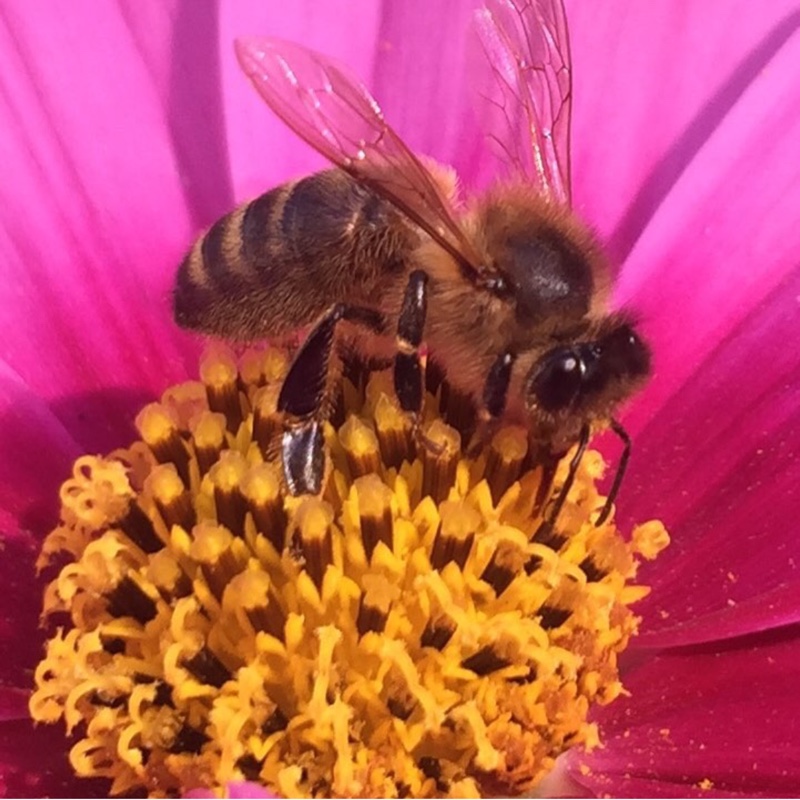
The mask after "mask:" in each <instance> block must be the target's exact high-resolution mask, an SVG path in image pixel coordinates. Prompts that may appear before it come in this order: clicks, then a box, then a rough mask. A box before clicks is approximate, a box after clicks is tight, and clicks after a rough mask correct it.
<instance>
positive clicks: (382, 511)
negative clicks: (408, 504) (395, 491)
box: [353, 474, 394, 561]
mask: <svg viewBox="0 0 800 800" xmlns="http://www.w3.org/2000/svg"><path fill="white" fill-rule="evenodd" d="M353 485H354V486H355V488H356V492H357V496H358V510H359V519H360V521H361V541H362V543H363V545H364V552H365V553H366V556H367V560H368V561H369V560H370V559H371V558H372V553H373V552H374V550H375V546H376V545H377V544H378V542H383V543H384V544H385V545H386V546H387V547H388V548H389V550H392V549H393V548H394V522H393V519H392V505H391V504H392V491H391V489H389V487H388V486H387V485H386V484H385V483H384V482H383V481H382V480H381V479H380V478H379V477H378V476H377V475H374V474H373V475H365V476H364V477H363V478H358V479H357V480H356V481H355V482H354V484H353Z"/></svg>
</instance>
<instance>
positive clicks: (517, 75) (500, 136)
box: [475, 0, 572, 204]
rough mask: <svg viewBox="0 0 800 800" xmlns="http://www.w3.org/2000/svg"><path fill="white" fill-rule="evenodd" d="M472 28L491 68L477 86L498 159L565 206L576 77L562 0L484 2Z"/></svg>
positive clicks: (567, 192)
mask: <svg viewBox="0 0 800 800" xmlns="http://www.w3.org/2000/svg"><path fill="white" fill-rule="evenodd" d="M475 28H476V32H477V35H478V39H479V41H480V45H481V47H482V49H483V52H484V55H485V57H486V61H485V62H484V64H485V65H486V66H488V70H489V72H488V75H486V79H485V80H483V81H481V80H480V79H478V80H477V83H478V91H479V92H480V93H481V94H482V96H483V97H482V101H483V105H482V109H481V112H482V113H481V117H482V121H483V124H484V125H485V126H486V130H487V134H488V136H489V138H490V141H491V145H492V147H493V148H495V151H496V155H497V156H498V157H499V158H500V159H501V160H502V161H503V162H505V163H506V164H507V165H509V166H510V167H511V169H512V170H513V171H514V172H516V173H517V174H518V175H521V176H524V177H525V178H526V179H527V180H529V181H534V182H535V184H536V185H537V186H538V188H539V189H540V191H541V192H542V193H543V194H544V195H545V196H546V197H549V198H551V199H553V200H555V201H557V202H561V203H567V204H568V203H569V201H570V175H569V127H570V103H571V91H572V78H571V65H570V55H569V35H568V31H567V20H566V14H565V12H564V7H563V4H562V2H561V0H487V2H486V4H485V6H484V7H483V8H481V9H479V10H478V11H476V12H475Z"/></svg>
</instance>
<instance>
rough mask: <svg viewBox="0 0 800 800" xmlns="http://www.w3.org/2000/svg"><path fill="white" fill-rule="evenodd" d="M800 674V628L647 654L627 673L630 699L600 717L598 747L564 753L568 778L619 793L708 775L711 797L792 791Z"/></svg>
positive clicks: (675, 792) (697, 782) (682, 785)
mask: <svg viewBox="0 0 800 800" xmlns="http://www.w3.org/2000/svg"><path fill="white" fill-rule="evenodd" d="M798 680H800V629H799V628H798V627H797V626H794V627H792V628H788V629H784V630H783V631H781V632H772V633H771V634H769V635H761V636H759V637H749V638H746V639H739V640H736V641H731V642H729V643H728V644H726V645H723V646H706V647H703V648H699V647H698V648H694V649H689V650H681V651H674V652H671V653H664V654H662V655H660V656H657V657H656V658H653V659H651V660H649V661H645V662H644V663H643V664H642V665H641V666H640V667H638V668H637V669H634V670H633V671H632V672H630V673H629V674H628V675H627V676H626V678H625V685H626V688H627V689H628V690H629V691H630V693H631V697H630V698H621V699H619V700H617V701H616V702H614V703H612V704H611V705H610V706H607V707H605V708H603V709H600V710H599V711H598V712H597V714H596V721H597V722H598V724H599V725H600V730H601V736H602V740H603V742H604V744H605V746H604V748H603V749H598V750H596V751H595V752H593V753H591V754H588V755H586V754H583V753H571V754H570V755H569V763H570V766H571V769H572V772H573V775H574V776H575V778H576V780H579V781H580V782H581V783H584V784H586V785H587V786H588V787H589V788H591V789H592V790H593V791H595V792H610V793H611V794H612V795H614V796H621V797H629V796H640V795H641V793H642V792H645V793H646V794H649V793H652V792H655V793H656V794H659V795H660V796H676V797H682V796H685V795H686V793H687V792H693V791H694V790H695V789H698V788H700V787H701V782H703V781H706V780H709V781H711V782H712V783H713V789H711V790H710V791H709V792H707V793H706V794H707V795H710V796H714V794H715V793H716V792H720V793H740V794H742V795H745V796H757V797H762V796H794V794H795V793H796V791H797V787H798V776H799V775H800V748H799V747H798V746H797V742H798V736H800V695H798V693H797V684H798ZM581 765H585V767H584V768H583V769H582V768H581ZM586 768H588V769H589V772H588V773H586ZM639 781H645V782H649V783H642V784H640V783H638V782H639ZM659 784H663V786H664V788H663V790H662V791H660V792H659V791H657V790H656V787H657V786H658V785H659ZM692 796H694V795H692Z"/></svg>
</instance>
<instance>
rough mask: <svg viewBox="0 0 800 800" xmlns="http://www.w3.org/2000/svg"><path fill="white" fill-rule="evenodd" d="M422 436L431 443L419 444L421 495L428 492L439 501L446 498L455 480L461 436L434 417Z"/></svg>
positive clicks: (427, 494) (435, 500) (426, 494)
mask: <svg viewBox="0 0 800 800" xmlns="http://www.w3.org/2000/svg"><path fill="white" fill-rule="evenodd" d="M425 438H426V439H427V440H428V441H429V442H430V443H431V444H432V445H433V447H430V446H428V445H427V442H425V441H423V442H422V445H421V447H420V449H421V450H422V496H423V497H426V496H430V497H431V498H433V500H434V502H436V503H441V502H442V501H443V500H445V499H446V498H447V496H448V494H449V493H450V489H451V488H452V487H453V484H454V483H455V480H456V469H457V468H458V458H459V455H460V453H461V436H459V433H458V431H456V430H455V429H454V428H451V427H450V426H449V425H445V423H443V422H442V421H441V420H438V419H437V420H434V422H432V423H431V425H430V426H428V429H427V430H426V431H425Z"/></svg>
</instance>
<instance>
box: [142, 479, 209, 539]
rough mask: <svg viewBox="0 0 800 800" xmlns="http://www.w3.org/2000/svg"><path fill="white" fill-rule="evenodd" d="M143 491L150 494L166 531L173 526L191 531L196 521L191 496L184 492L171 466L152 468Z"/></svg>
mask: <svg viewBox="0 0 800 800" xmlns="http://www.w3.org/2000/svg"><path fill="white" fill-rule="evenodd" d="M144 490H145V492H149V493H151V494H152V496H153V500H154V501H155V504H156V507H157V508H158V512H159V514H161V518H162V519H163V520H164V523H165V524H166V526H167V529H168V530H169V529H170V528H171V527H172V526H173V525H180V526H181V527H182V528H183V529H184V530H187V531H189V530H191V529H192V526H193V525H194V523H195V522H196V519H197V516H196V514H195V511H194V506H193V505H192V496H191V494H189V492H188V491H186V488H185V487H184V485H183V481H181V479H180V477H179V476H178V473H177V470H176V469H175V467H174V466H173V465H172V464H159V465H158V466H157V467H154V468H153V471H152V472H151V473H150V475H148V476H147V479H146V480H145V484H144Z"/></svg>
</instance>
